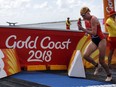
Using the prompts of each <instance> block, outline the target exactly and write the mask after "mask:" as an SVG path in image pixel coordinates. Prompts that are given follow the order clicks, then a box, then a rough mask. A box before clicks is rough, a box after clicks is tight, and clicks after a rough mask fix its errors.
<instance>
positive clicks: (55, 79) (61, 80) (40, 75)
mask: <svg viewBox="0 0 116 87" xmlns="http://www.w3.org/2000/svg"><path fill="white" fill-rule="evenodd" d="M11 77H13V78H17V79H22V80H26V81H30V82H35V83H38V84H44V85H48V86H51V87H80V86H81V87H86V86H92V85H93V86H95V85H107V84H110V83H107V82H100V81H95V80H88V79H84V78H70V77H69V76H66V75H65V76H64V75H57V74H51V73H45V72H39V71H38V72H37V71H35V72H29V71H23V72H21V73H18V74H15V75H13V76H11Z"/></svg>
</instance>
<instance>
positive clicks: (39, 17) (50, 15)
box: [0, 0, 116, 25]
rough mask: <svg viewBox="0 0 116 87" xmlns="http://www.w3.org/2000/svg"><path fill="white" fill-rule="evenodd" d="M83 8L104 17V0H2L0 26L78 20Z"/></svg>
mask: <svg viewBox="0 0 116 87" xmlns="http://www.w3.org/2000/svg"><path fill="white" fill-rule="evenodd" d="M114 2H115V9H116V0H114ZM83 6H87V7H89V8H90V10H91V14H93V15H95V16H97V17H98V18H103V17H104V13H103V0H0V25H8V24H7V23H6V22H13V23H15V22H17V23H18V24H33V23H43V22H56V21H64V20H66V18H67V17H70V20H77V19H78V18H79V17H80V9H81V8H82V7H83Z"/></svg>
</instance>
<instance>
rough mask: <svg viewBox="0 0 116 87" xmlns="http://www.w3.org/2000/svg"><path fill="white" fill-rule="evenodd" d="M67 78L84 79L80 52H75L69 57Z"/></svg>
mask: <svg viewBox="0 0 116 87" xmlns="http://www.w3.org/2000/svg"><path fill="white" fill-rule="evenodd" d="M68 76H70V77H83V78H85V77H86V75H85V69H84V65H83V61H82V56H81V52H80V50H75V51H74V53H73V55H72V57H71V60H70V63H69V68H68Z"/></svg>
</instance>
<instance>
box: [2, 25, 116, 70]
mask: <svg viewBox="0 0 116 87" xmlns="http://www.w3.org/2000/svg"><path fill="white" fill-rule="evenodd" d="M0 33H1V34H0V37H1V40H0V48H1V49H15V50H16V53H17V56H18V58H19V62H20V66H21V68H24V69H26V70H31V71H33V70H67V69H68V67H69V62H70V60H71V57H72V54H73V52H74V50H80V52H81V55H82V57H83V52H84V49H85V47H86V46H87V44H88V43H89V42H90V37H89V36H85V33H84V32H81V31H71V30H70V31H68V30H55V29H54V30H50V29H49V30H48V29H32V28H31V29H29V28H20V27H0ZM3 35H4V36H3ZM106 36H107V34H106ZM108 53H109V47H108V46H107V51H106V62H107V55H108ZM98 54H99V51H98V50H97V51H95V53H93V54H92V55H91V57H92V58H94V59H95V60H96V61H98V57H99V55H98ZM115 57H116V52H115V54H114V55H113V62H112V63H113V64H114V63H116V58H115ZM82 60H83V63H84V67H86V68H91V67H93V66H92V65H91V64H90V63H88V62H87V61H85V60H84V59H83V58H82Z"/></svg>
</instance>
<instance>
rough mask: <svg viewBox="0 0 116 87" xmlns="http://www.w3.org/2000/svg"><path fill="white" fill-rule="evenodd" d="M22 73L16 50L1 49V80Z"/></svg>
mask: <svg viewBox="0 0 116 87" xmlns="http://www.w3.org/2000/svg"><path fill="white" fill-rule="evenodd" d="M20 71H21V67H20V63H19V60H18V56H17V54H16V50H14V49H0V78H3V77H7V76H9V75H13V74H16V73H18V72H20Z"/></svg>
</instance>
